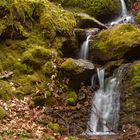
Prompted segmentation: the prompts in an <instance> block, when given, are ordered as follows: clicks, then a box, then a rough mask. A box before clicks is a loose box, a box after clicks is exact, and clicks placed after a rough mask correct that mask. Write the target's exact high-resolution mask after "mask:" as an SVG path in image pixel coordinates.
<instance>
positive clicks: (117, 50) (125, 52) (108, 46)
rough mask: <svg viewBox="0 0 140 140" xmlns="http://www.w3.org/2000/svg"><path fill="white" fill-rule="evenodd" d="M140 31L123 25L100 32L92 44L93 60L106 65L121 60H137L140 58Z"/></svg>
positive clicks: (128, 25) (131, 26)
mask: <svg viewBox="0 0 140 140" xmlns="http://www.w3.org/2000/svg"><path fill="white" fill-rule="evenodd" d="M139 42H140V30H139V29H138V28H136V27H135V26H133V25H130V24H121V25H117V26H114V27H113V28H109V29H108V30H105V31H102V32H100V33H99V34H98V35H97V37H96V38H95V39H94V41H93V42H92V43H91V59H92V60H93V61H94V62H97V63H106V62H107V61H112V60H113V61H115V60H119V59H126V60H135V59H138V58H139V56H140V43H139Z"/></svg>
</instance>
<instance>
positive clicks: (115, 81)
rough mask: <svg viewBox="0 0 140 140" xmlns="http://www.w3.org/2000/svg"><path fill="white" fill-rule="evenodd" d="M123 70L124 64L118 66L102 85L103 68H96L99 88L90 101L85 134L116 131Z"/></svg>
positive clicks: (112, 132)
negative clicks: (90, 107)
mask: <svg viewBox="0 0 140 140" xmlns="http://www.w3.org/2000/svg"><path fill="white" fill-rule="evenodd" d="M123 70H124V66H122V67H120V68H119V69H118V70H117V72H116V73H114V74H113V77H112V78H110V79H109V80H108V82H107V84H106V86H104V85H105V84H104V69H101V68H98V69H97V75H98V79H99V86H100V88H99V89H98V90H97V91H96V92H95V95H94V98H93V101H92V109H91V116H90V120H89V122H88V127H87V130H86V132H85V133H86V135H106V134H109V135H110V134H115V133H114V132H116V131H117V127H118V121H119V110H120V93H119V83H120V82H121V79H122V74H123Z"/></svg>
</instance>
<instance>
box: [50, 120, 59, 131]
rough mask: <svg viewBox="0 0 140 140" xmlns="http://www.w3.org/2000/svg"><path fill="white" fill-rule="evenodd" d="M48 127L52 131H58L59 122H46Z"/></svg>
mask: <svg viewBox="0 0 140 140" xmlns="http://www.w3.org/2000/svg"><path fill="white" fill-rule="evenodd" d="M48 127H49V128H50V129H52V130H53V131H55V132H60V130H61V129H60V126H59V124H57V123H52V122H50V123H49V124H48Z"/></svg>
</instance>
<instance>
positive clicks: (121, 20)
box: [110, 0, 134, 26]
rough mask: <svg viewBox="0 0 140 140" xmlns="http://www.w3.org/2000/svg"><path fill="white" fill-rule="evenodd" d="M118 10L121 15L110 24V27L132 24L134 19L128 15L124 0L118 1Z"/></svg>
mask: <svg viewBox="0 0 140 140" xmlns="http://www.w3.org/2000/svg"><path fill="white" fill-rule="evenodd" d="M120 8H121V14H120V16H119V17H118V18H117V19H116V20H115V21H113V22H111V23H110V25H111V26H112V25H115V24H119V23H133V22H134V19H133V16H132V15H129V14H128V12H127V8H126V4H125V1H124V0H120Z"/></svg>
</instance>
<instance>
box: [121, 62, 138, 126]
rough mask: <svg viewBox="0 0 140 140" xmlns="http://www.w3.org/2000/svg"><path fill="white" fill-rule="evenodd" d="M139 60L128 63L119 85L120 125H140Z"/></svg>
mask: <svg viewBox="0 0 140 140" xmlns="http://www.w3.org/2000/svg"><path fill="white" fill-rule="evenodd" d="M139 118H140V61H135V62H133V63H130V64H128V67H127V69H126V71H125V74H124V77H123V81H122V86H121V111H120V125H125V124H135V125H137V126H138V127H140V119H139Z"/></svg>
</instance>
